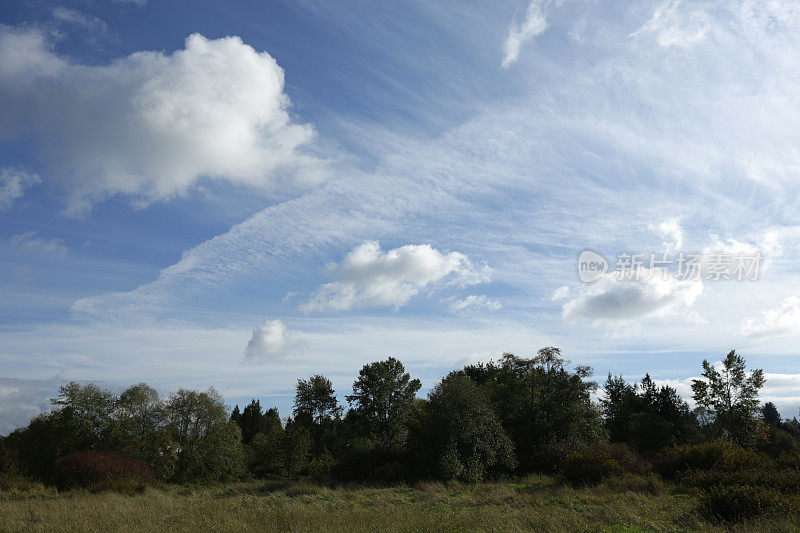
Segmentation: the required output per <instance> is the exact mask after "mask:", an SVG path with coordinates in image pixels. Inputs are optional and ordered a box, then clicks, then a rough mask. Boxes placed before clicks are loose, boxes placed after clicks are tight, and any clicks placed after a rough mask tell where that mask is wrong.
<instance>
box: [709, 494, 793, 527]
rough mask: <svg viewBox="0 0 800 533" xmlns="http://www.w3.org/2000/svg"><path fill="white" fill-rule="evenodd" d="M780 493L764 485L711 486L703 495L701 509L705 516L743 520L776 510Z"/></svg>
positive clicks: (779, 502)
mask: <svg viewBox="0 0 800 533" xmlns="http://www.w3.org/2000/svg"><path fill="white" fill-rule="evenodd" d="M781 502H782V498H781V495H780V493H778V492H776V491H774V490H772V489H767V488H764V487H754V486H744V485H731V486H727V487H712V488H710V489H709V490H708V491H706V493H705V494H704V495H703V499H702V502H701V509H702V511H703V513H704V514H705V515H706V516H709V517H712V518H718V519H721V520H743V519H747V518H752V517H755V516H760V515H762V514H766V513H769V512H771V511H774V510H776V509H777V508H778V507H779V506H780V505H781Z"/></svg>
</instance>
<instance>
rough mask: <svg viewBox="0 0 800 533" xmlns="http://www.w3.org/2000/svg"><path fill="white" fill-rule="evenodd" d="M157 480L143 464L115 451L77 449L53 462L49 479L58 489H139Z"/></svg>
mask: <svg viewBox="0 0 800 533" xmlns="http://www.w3.org/2000/svg"><path fill="white" fill-rule="evenodd" d="M156 481H158V478H157V477H156V475H155V474H154V473H153V470H152V469H151V468H150V467H149V466H147V464H145V463H143V462H142V461H139V460H138V459H134V458H133V457H128V456H126V455H122V454H119V453H106V452H98V451H90V452H81V453H76V454H73V455H68V456H67V457H62V458H61V459H59V460H58V461H56V464H55V475H54V477H53V482H54V483H55V485H56V486H57V487H58V488H59V489H62V490H63V489H70V488H74V487H83V488H88V489H90V490H104V489H111V490H119V491H122V492H140V491H142V490H144V488H145V487H146V486H147V485H151V484H153V483H155V482H156Z"/></svg>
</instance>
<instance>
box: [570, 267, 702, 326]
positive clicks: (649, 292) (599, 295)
mask: <svg viewBox="0 0 800 533" xmlns="http://www.w3.org/2000/svg"><path fill="white" fill-rule="evenodd" d="M634 272H638V276H636V275H635V274H631V273H630V271H629V272H628V273H623V272H612V273H608V274H604V275H603V277H602V278H600V280H599V281H597V282H595V283H593V284H591V285H584V286H583V287H582V288H581V290H580V293H579V294H578V296H576V297H575V298H574V299H572V300H570V301H568V302H566V303H565V304H564V305H563V306H562V308H561V311H562V313H561V314H562V317H563V318H564V319H565V320H568V321H589V322H594V323H599V324H610V325H625V324H631V323H634V322H637V321H639V320H641V319H644V318H650V317H662V316H665V315H667V314H669V313H672V312H675V311H677V310H680V309H687V308H689V307H691V306H692V304H694V302H695V300H697V297H698V296H700V294H701V293H702V292H703V284H702V282H701V281H699V280H677V279H675V278H674V277H672V276H670V275H669V274H668V273H667V272H666V271H662V270H661V269H647V268H641V269H638V271H634Z"/></svg>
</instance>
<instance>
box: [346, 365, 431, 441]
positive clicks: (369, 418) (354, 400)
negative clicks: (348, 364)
mask: <svg viewBox="0 0 800 533" xmlns="http://www.w3.org/2000/svg"><path fill="white" fill-rule="evenodd" d="M420 387H421V384H420V382H419V380H418V379H411V376H410V375H409V374H408V373H407V372H406V371H405V368H404V367H403V364H402V363H401V362H400V361H398V360H397V359H395V358H394V357H390V358H389V359H387V360H386V361H377V362H374V363H370V364H368V365H364V366H363V367H362V368H361V371H360V372H359V374H358V379H356V381H355V382H354V383H353V394H351V395H349V396H347V397H346V398H347V401H348V402H350V403H351V404H354V405H355V408H354V415H355V417H356V424H358V425H359V426H360V427H361V429H362V433H364V434H366V436H367V437H368V438H374V439H375V440H376V441H377V442H378V443H379V444H380V445H381V446H383V447H385V448H388V449H398V448H399V447H401V446H402V445H403V443H404V441H405V438H406V426H405V419H406V415H407V414H408V412H409V410H410V409H411V406H412V404H413V402H414V399H415V398H416V393H417V391H418V390H419V388H420Z"/></svg>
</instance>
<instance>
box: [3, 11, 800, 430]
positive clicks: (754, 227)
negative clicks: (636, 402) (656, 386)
mask: <svg viewBox="0 0 800 533" xmlns="http://www.w3.org/2000/svg"><path fill="white" fill-rule="evenodd" d="M0 58H2V61H0V102H2V105H0V272H2V276H0V434H6V433H8V432H10V431H12V430H13V429H15V428H17V427H20V426H24V425H25V424H27V422H28V421H29V420H30V418H31V417H33V416H35V415H36V414H37V413H39V412H41V411H42V410H46V409H48V406H49V404H50V398H53V397H54V396H55V394H56V393H57V390H58V387H59V386H60V385H62V384H64V383H65V382H67V381H70V380H77V381H81V382H95V383H99V384H101V385H104V386H106V387H108V388H111V389H112V390H116V391H119V390H121V389H122V388H124V387H126V386H128V385H130V384H133V383H136V382H140V381H146V382H147V383H149V384H151V385H153V386H155V387H156V388H157V389H158V390H159V391H160V392H162V393H163V394H165V395H166V394H169V393H170V392H172V391H175V390H177V389H178V388H179V387H189V388H197V389H206V388H208V387H210V386H213V387H215V388H216V389H217V390H218V391H220V392H221V393H222V394H223V395H224V397H225V398H226V401H227V402H228V403H229V404H230V405H231V406H233V405H234V404H240V405H241V404H242V403H247V402H249V400H250V399H251V398H259V399H261V404H262V405H266V406H277V407H278V408H279V410H280V413H281V415H282V416H288V415H290V414H291V405H292V399H293V392H294V385H295V384H296V381H297V379H298V378H306V377H308V376H310V375H312V374H315V373H322V374H324V375H326V376H328V377H329V378H330V379H331V380H332V381H333V384H334V387H335V389H336V391H337V393H338V395H339V396H340V398H341V399H342V400H343V397H344V395H345V394H347V393H348V392H349V391H350V390H351V387H352V382H353V380H354V379H355V377H356V376H357V374H358V370H359V368H360V367H361V366H362V365H364V364H365V363H368V362H371V361H376V360H381V359H385V358H386V357H388V356H394V357H396V358H398V359H400V360H401V361H402V362H403V363H404V364H405V366H406V369H407V370H408V371H410V372H411V374H412V375H413V376H415V377H418V378H420V379H421V381H422V383H423V389H422V393H423V394H424V393H426V392H427V390H429V389H430V388H431V387H432V386H433V385H434V384H435V383H436V382H437V381H438V380H439V379H441V378H442V377H443V376H444V375H446V374H447V373H448V372H449V371H451V370H453V369H456V368H459V367H461V366H463V365H464V364H469V363H474V362H485V361H489V360H491V359H496V358H498V357H499V356H500V355H502V354H503V353H504V352H511V353H515V354H517V355H522V356H531V355H533V354H535V352H536V350H538V349H539V348H541V347H544V346H551V345H552V346H558V347H560V348H561V349H562V352H563V354H564V355H565V357H566V358H568V359H569V360H571V361H572V362H573V364H587V365H590V366H592V368H593V369H594V372H595V378H596V379H597V380H598V381H599V382H601V383H602V381H603V380H604V379H605V376H606V375H607V374H608V373H609V372H611V373H614V374H615V375H616V374H619V375H622V376H624V377H625V378H626V379H629V380H631V381H635V380H639V379H641V378H642V377H643V376H644V374H645V373H646V372H649V373H650V374H651V376H652V377H653V378H654V379H655V380H656V381H658V382H660V383H664V384H669V385H671V386H673V387H675V388H676V389H677V390H678V391H679V392H680V393H681V394H682V395H683V396H684V397H685V398H687V399H690V396H691V389H690V384H691V379H692V378H696V377H697V376H698V375H699V373H700V371H701V368H700V363H701V361H702V360H703V359H708V360H709V361H711V362H717V361H719V360H720V359H722V358H723V357H724V355H725V354H726V353H727V352H728V351H730V350H731V349H736V350H737V352H739V353H741V354H742V355H744V356H745V358H746V359H747V361H748V365H749V366H750V367H751V368H763V369H764V371H765V373H766V378H767V382H766V385H765V387H764V389H763V391H762V399H763V400H764V401H773V402H774V403H775V404H776V405H777V406H778V408H779V410H780V411H781V413H782V414H783V416H785V417H792V416H797V415H798V408H800V359H799V358H798V348H797V346H798V340H799V339H800V268H798V266H797V265H796V258H797V257H798V255H800V214H799V213H800V210H799V209H798V208H800V196H798V193H800V180H798V177H799V176H798V173H800V142H798V141H800V138H799V134H798V132H800V105H798V103H800V102H798V99H800V5H799V4H797V3H796V2H794V1H789V0H770V1H768V2H764V1H760V0H759V1H756V0H741V1H739V0H729V1H722V2H720V1H713V2H712V1H702V0H698V1H692V2H680V1H675V0H669V1H635V0H634V1H632V2H625V3H621V2H601V1H599V0H597V1H592V0H586V1H577V0H552V1H548V0H533V1H531V2H526V1H520V0H509V1H503V2H491V3H489V2H475V3H470V2H462V1H459V2H455V1H450V0H440V1H437V2H429V1H424V2H423V1H416V0H407V1H404V2H355V1H349V0H342V1H337V2H322V1H317V0H292V1H286V2H283V1H280V0H273V1H270V2H262V1H235V2H207V1H196V2H168V1H160V0H149V1H148V0H128V1H124V0H116V1H112V0H71V1H70V0H65V1H64V2H55V3H53V2H50V1H46V0H30V1H27V2H4V3H2V4H1V5H0ZM587 251H588V253H589V255H581V254H582V253H583V252H587ZM579 257H582V258H584V259H585V258H591V259H592V261H591V262H592V263H593V264H595V263H596V264H597V265H598V267H597V268H600V270H598V271H594V272H593V273H594V275H592V276H591V279H587V277H586V276H585V274H588V273H590V272H587V271H586V270H585V268H587V267H585V264H588V262H589V261H587V262H584V263H581V262H580V261H579ZM656 257H657V258H661V261H660V262H657V263H654V262H653V261H654V258H656ZM631 258H634V259H633V260H631ZM680 258H694V261H695V263H694V264H699V265H700V267H701V270H700V271H699V272H698V273H697V275H695V276H688V275H686V274H687V272H686V271H685V269H684V268H683V266H685V265H684V264H683V263H682V261H681V260H680ZM731 258H738V259H739V260H740V261H741V259H742V258H746V259H750V260H752V261H751V263H750V267H752V266H753V265H755V267H756V268H755V269H753V268H748V270H747V272H746V274H747V275H745V276H744V277H742V276H738V277H737V276H735V275H726V274H725V273H723V274H722V275H721V274H720V272H721V270H720V269H719V265H720V264H721V261H722V259H724V260H726V261H727V260H728V259H731ZM731 260H732V259H731ZM722 262H724V261H722ZM582 264H584V266H583V267H582V266H581V265H582ZM727 264H728V267H730V263H727ZM715 265H716V266H715ZM628 266H630V268H627V267H628ZM626 268H627V270H626ZM715 268H716V270H715ZM725 272H727V273H728V274H730V273H731V272H730V268H728V270H726V271H725ZM740 273H741V272H740ZM726 278H730V279H726ZM739 278H742V279H739Z"/></svg>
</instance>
